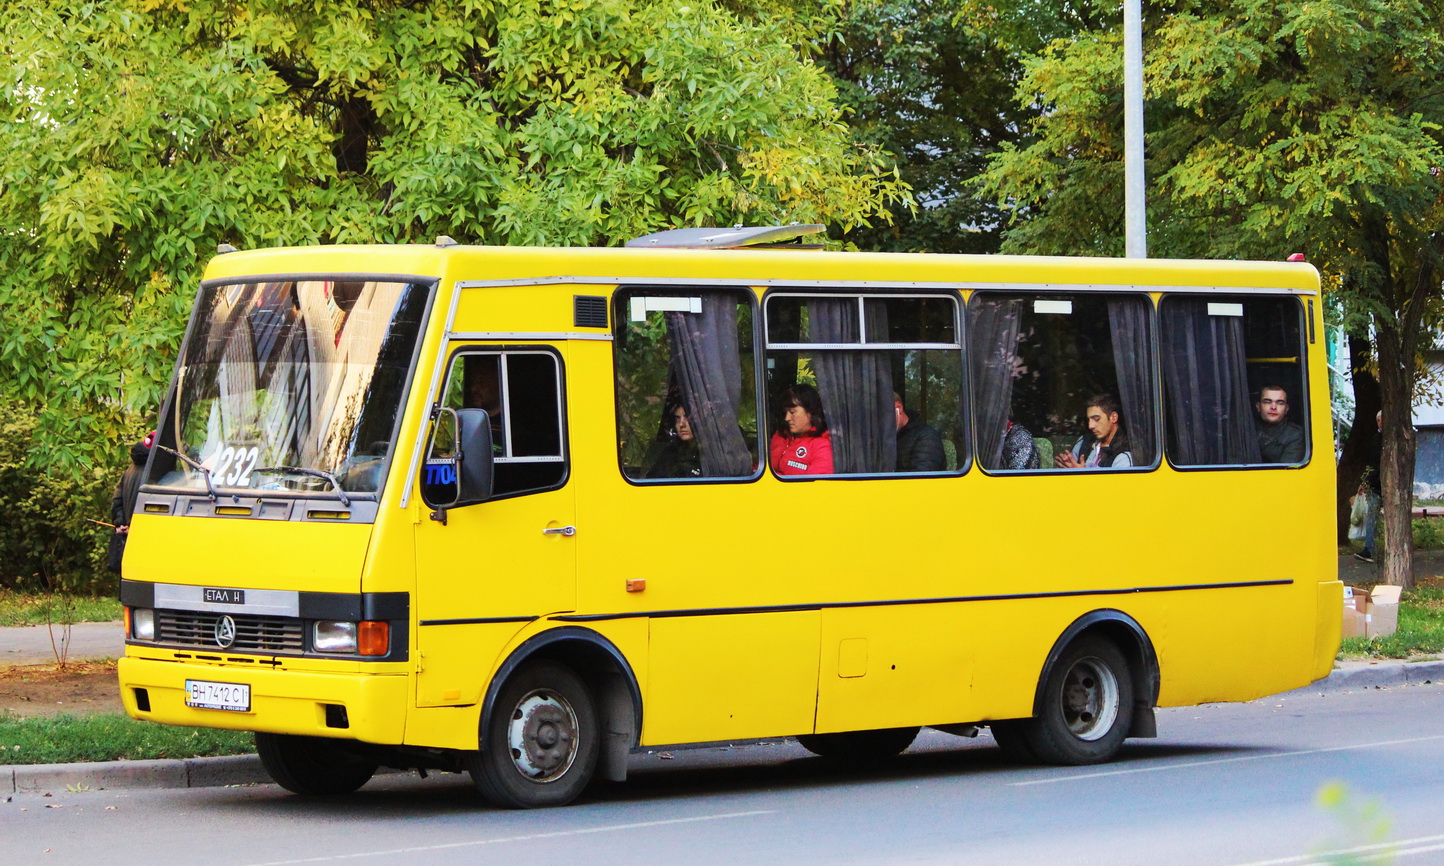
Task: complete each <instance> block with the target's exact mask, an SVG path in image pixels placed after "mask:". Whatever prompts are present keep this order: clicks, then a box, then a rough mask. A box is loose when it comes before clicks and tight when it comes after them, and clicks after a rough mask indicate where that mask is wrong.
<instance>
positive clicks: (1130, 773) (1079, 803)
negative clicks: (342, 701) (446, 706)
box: [0, 685, 1444, 866]
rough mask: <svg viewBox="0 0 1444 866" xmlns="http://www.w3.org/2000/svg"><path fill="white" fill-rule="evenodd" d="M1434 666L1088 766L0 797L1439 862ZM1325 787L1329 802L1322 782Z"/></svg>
mask: <svg viewBox="0 0 1444 866" xmlns="http://www.w3.org/2000/svg"><path fill="white" fill-rule="evenodd" d="M1441 717H1444V685H1441V686H1434V685H1428V686H1411V687H1405V688H1395V689H1387V690H1373V689H1370V690H1365V691H1358V692H1348V693H1342V694H1330V695H1324V696H1319V695H1297V694H1294V695H1289V696H1285V697H1277V698H1272V699H1265V700H1261V701H1255V702H1253V703H1249V704H1229V705H1210V706H1206V707H1196V708H1188V709H1177V710H1164V711H1162V712H1161V713H1160V718H1159V729H1160V732H1161V733H1162V734H1163V736H1162V737H1161V738H1160V739H1157V740H1151V741H1148V740H1142V741H1131V742H1130V745H1129V746H1128V747H1127V748H1126V749H1125V751H1124V753H1123V755H1122V758H1121V759H1120V760H1119V761H1117V762H1116V763H1113V764H1109V765H1106V766H1103V767H1089V768H1054V767H1018V766H1012V765H1008V764H1006V763H1005V762H1004V761H1003V759H1002V757H1001V754H1000V753H999V752H998V750H997V749H994V748H992V747H991V741H990V739H989V738H988V736H987V734H986V733H985V734H984V735H983V736H981V737H979V738H978V739H976V740H964V739H959V738H956V737H951V736H948V735H945V734H938V733H934V732H928V733H926V734H925V736H924V737H923V738H921V739H920V740H919V742H918V743H917V744H916V745H914V747H913V748H912V749H911V750H909V752H908V753H906V754H905V755H903V756H902V757H901V758H899V759H898V760H897V761H895V762H893V763H890V764H888V765H886V766H882V767H873V768H858V767H852V766H843V765H839V764H836V763H833V762H830V761H827V760H824V759H820V758H813V757H809V756H808V755H807V753H806V752H804V751H803V750H802V749H801V748H800V747H799V746H797V745H796V744H794V743H790V742H780V743H772V744H761V745H748V746H740V747H734V748H728V749H720V748H708V749H696V750H688V751H677V752H675V753H670V754H657V753H653V754H639V755H636V756H634V757H633V759H632V765H631V771H632V778H631V779H629V780H628V781H627V782H626V783H625V784H621V785H612V786H600V787H598V788H597V789H595V790H594V791H593V792H592V793H590V794H589V795H588V796H587V797H586V798H585V799H584V800H583V801H581V802H580V803H578V804H577V805H574V806H572V807H569V808H566V809H557V810H544V811H534V812H503V811H496V810H493V809H490V808H488V807H486V806H485V805H483V804H482V802H481V801H480V800H479V798H478V797H477V796H476V795H475V794H474V793H472V791H471V789H470V787H469V785H468V784H467V780H466V778H465V777H458V776H448V775H433V776H432V777H431V778H430V779H425V780H423V779H420V778H417V777H415V776H407V775H394V776H389V777H378V778H377V779H376V780H373V781H372V782H371V783H370V784H369V785H367V786H366V788H364V789H363V790H362V791H361V792H359V793H357V794H355V795H352V796H349V797H345V798H340V799H335V800H329V801H318V800H306V799H302V798H298V797H293V796H291V795H288V794H286V793H285V792H284V791H281V790H280V789H279V788H276V787H275V786H272V785H257V786H250V787H234V788H204V789H180V790H130V791H89V790H80V791H70V790H65V789H61V790H57V791H52V792H50V796H45V795H42V794H38V793H34V794H14V795H11V796H10V798H9V800H8V801H5V800H4V798H3V797H0V847H3V848H4V849H5V852H6V860H7V861H13V862H16V863H28V862H35V861H36V860H37V859H40V858H48V859H53V860H54V861H55V862H60V860H61V859H62V858H64V859H65V860H67V861H70V862H90V861H93V862H104V863H106V864H126V863H137V864H147V866H153V864H156V863H179V862H185V863H198V864H224V866H259V864H282V863H285V864H292V863H338V864H363V866H364V864H370V863H393V862H404V863H407V864H413V863H416V864H432V863H435V864H443V863H444V864H452V863H456V862H466V863H489V862H517V861H522V862H585V863H588V864H592V863H597V864H608V863H628V864H631V863H636V862H639V861H641V862H670V861H677V860H680V861H683V862H685V863H686V864H687V866H703V864H713V863H717V864H727V866H736V864H747V863H787V864H790V866H795V864H799V863H842V864H851V863H859V864H861V863H869V864H871V863H988V864H995V863H1001V864H1008V863H1029V864H1032V863H1049V862H1056V863H1072V862H1088V861H1094V862H1107V863H1123V864H1128V863H1140V864H1141V863H1149V864H1152V863H1170V864H1175V863H1176V864H1194V863H1197V864H1250V866H1262V864H1278V866H1282V864H1295V863H1308V862H1316V861H1317V858H1318V857H1320V856H1322V855H1324V854H1326V853H1329V852H1338V851H1353V852H1354V854H1355V856H1356V857H1358V858H1360V859H1359V860H1358V861H1357V862H1368V858H1369V857H1372V856H1375V855H1382V854H1384V853H1385V852H1391V853H1392V855H1393V857H1394V860H1393V861H1392V862H1395V863H1401V864H1409V863H1420V864H1422V863H1438V862H1444V772H1441V770H1444V725H1441V723H1440V719H1441ZM1329 793H1333V794H1335V795H1337V797H1338V799H1339V803H1338V805H1335V806H1326V805H1321V803H1320V798H1321V794H1322V795H1325V796H1327V794H1329Z"/></svg>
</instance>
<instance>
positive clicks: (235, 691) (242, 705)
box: [186, 680, 251, 713]
mask: <svg viewBox="0 0 1444 866" xmlns="http://www.w3.org/2000/svg"><path fill="white" fill-rule="evenodd" d="M186 706H188V707H197V708H200V709H203V710H230V711H231V712H233V713H249V712H250V711H251V687H250V686H248V685H245V684H244V683H213V682H210V681H209V680H186Z"/></svg>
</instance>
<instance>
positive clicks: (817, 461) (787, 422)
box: [770, 383, 833, 475]
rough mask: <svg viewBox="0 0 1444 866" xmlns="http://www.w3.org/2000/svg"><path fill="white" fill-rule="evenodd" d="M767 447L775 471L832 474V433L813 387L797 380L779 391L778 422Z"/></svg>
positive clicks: (778, 472)
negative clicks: (779, 423) (780, 404)
mask: <svg viewBox="0 0 1444 866" xmlns="http://www.w3.org/2000/svg"><path fill="white" fill-rule="evenodd" d="M770 451H771V455H772V470H773V471H774V472H776V473H777V474H778V475H831V474H832V472H833V469H832V433H831V432H830V431H829V430H828V429H827V416H826V415H825V414H824V413H823V411H822V398H821V397H820V396H818V393H817V389H816V388H814V387H812V386H811V385H804V384H801V383H799V384H796V385H793V386H792V387H791V388H788V389H787V391H786V393H784V394H783V395H782V424H781V426H780V428H779V429H778V431H777V432H776V433H773V434H772V445H771V449H770Z"/></svg>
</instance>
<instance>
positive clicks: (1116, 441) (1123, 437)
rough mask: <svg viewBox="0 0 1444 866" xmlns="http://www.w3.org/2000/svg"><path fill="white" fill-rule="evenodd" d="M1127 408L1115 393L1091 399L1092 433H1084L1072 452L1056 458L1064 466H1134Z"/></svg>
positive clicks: (1089, 420) (1089, 423) (1090, 431)
mask: <svg viewBox="0 0 1444 866" xmlns="http://www.w3.org/2000/svg"><path fill="white" fill-rule="evenodd" d="M1122 412H1123V407H1122V406H1121V405H1120V404H1119V402H1118V398H1117V397H1115V396H1113V395H1112V394H1099V395H1098V396H1096V397H1094V398H1093V399H1091V400H1089V401H1088V411H1087V413H1086V414H1087V417H1088V435H1086V436H1080V437H1079V438H1078V442H1077V443H1076V444H1075V445H1074V446H1073V450H1072V451H1065V452H1064V453H1062V454H1059V455H1058V456H1057V457H1055V458H1054V461H1053V462H1055V463H1057V464H1058V468H1060V469H1122V468H1125V467H1128V466H1132V465H1133V452H1131V451H1129V450H1128V433H1127V432H1125V430H1124V429H1123V415H1122Z"/></svg>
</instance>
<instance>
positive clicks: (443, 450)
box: [421, 409, 494, 523]
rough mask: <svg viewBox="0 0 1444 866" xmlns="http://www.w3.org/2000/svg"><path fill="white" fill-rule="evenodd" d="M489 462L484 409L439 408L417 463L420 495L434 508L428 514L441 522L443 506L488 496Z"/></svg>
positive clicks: (488, 426) (488, 428)
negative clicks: (418, 464)
mask: <svg viewBox="0 0 1444 866" xmlns="http://www.w3.org/2000/svg"><path fill="white" fill-rule="evenodd" d="M493 465H494V463H493V458H492V453H491V419H490V417H488V416H487V413H486V410H484V409H441V410H439V411H438V412H437V414H436V420H435V421H434V422H432V427H431V438H430V439H429V440H428V442H427V445H426V459H425V461H423V463H422V466H421V499H422V501H423V502H425V503H426V504H427V505H430V506H431V507H432V508H435V509H437V513H436V514H433V515H432V517H433V518H434V519H436V520H440V521H441V522H442V523H445V522H446V509H448V508H455V507H456V506H458V505H468V504H471V503H474V502H485V501H486V500H487V499H490V498H491V478H492V467H493Z"/></svg>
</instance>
